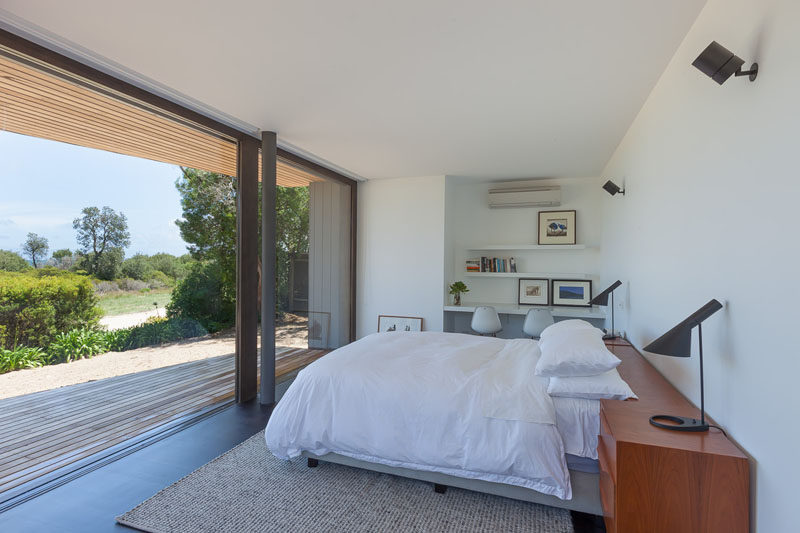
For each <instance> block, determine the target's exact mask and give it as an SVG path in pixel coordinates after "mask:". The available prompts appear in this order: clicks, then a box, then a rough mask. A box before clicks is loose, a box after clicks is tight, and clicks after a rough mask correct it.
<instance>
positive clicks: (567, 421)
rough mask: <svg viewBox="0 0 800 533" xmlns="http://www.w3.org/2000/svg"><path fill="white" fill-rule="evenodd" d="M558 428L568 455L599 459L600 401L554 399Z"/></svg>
mask: <svg viewBox="0 0 800 533" xmlns="http://www.w3.org/2000/svg"><path fill="white" fill-rule="evenodd" d="M553 405H554V406H555V410H556V426H557V427H558V433H559V434H560V435H561V439H562V440H563V442H564V450H566V453H569V454H572V455H577V456H579V457H588V458H589V459H597V435H598V434H599V433H600V400H587V399H584V398H561V397H555V398H553Z"/></svg>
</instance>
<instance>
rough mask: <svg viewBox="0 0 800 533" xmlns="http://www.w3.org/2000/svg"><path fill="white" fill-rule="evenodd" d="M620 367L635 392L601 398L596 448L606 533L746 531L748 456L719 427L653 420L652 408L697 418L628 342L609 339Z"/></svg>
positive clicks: (695, 412) (689, 406)
mask: <svg viewBox="0 0 800 533" xmlns="http://www.w3.org/2000/svg"><path fill="white" fill-rule="evenodd" d="M608 349H609V350H611V351H612V352H613V353H614V354H616V355H617V357H619V358H620V359H622V364H621V365H620V367H619V372H620V374H621V375H622V377H623V378H624V379H625V380H626V381H627V382H628V383H629V384H630V386H631V388H632V389H633V391H634V392H635V393H636V395H637V396H639V399H638V400H628V401H624V402H620V401H614V400H603V401H602V402H601V409H600V427H601V429H600V435H599V438H598V445H597V452H598V456H599V462H600V495H601V499H602V504H603V514H604V518H605V522H606V529H607V530H608V532H609V533H639V532H641V533H658V532H664V533H692V532H704V533H705V532H723V533H738V532H746V531H748V530H749V527H750V509H749V505H750V480H749V466H748V460H747V456H746V455H745V454H744V453H743V452H742V451H741V450H740V449H739V448H737V447H736V445H734V444H733V442H731V441H730V440H729V439H728V438H726V437H725V436H724V435H723V434H722V433H721V432H720V431H719V430H718V429H714V428H712V429H711V430H710V431H709V432H708V433H690V432H678V431H669V430H665V429H660V428H656V427H654V426H651V425H650V423H649V418H650V416H652V415H656V414H674V415H679V416H692V417H699V416H700V415H699V411H698V409H697V408H696V407H694V406H693V405H692V404H691V403H690V402H689V401H687V400H686V399H685V398H684V397H683V396H682V395H681V394H680V393H679V392H678V391H677V390H676V389H675V388H674V387H673V386H672V385H670V384H669V382H668V381H667V380H666V379H664V377H663V376H661V374H660V373H659V372H658V371H656V370H655V368H654V367H652V366H651V365H650V364H649V363H648V362H647V361H646V360H645V359H644V358H643V357H642V356H641V354H639V353H638V352H637V351H636V349H635V348H633V346H631V345H630V344H628V343H626V342H620V341H614V342H610V343H608Z"/></svg>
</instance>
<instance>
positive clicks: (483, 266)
mask: <svg viewBox="0 0 800 533" xmlns="http://www.w3.org/2000/svg"><path fill="white" fill-rule="evenodd" d="M476 267H477V268H476ZM467 271H468V272H516V271H517V261H516V259H514V258H513V257H486V256H483V257H481V258H480V259H468V260H467Z"/></svg>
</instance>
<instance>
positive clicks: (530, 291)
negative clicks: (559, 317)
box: [519, 278, 550, 305]
mask: <svg viewBox="0 0 800 533" xmlns="http://www.w3.org/2000/svg"><path fill="white" fill-rule="evenodd" d="M519 305H550V280H549V279H535V278H520V279H519Z"/></svg>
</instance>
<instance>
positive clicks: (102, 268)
mask: <svg viewBox="0 0 800 533" xmlns="http://www.w3.org/2000/svg"><path fill="white" fill-rule="evenodd" d="M123 259H125V251H124V250H123V249H122V248H109V249H108V250H106V251H105V252H104V253H103V254H102V255H100V258H99V259H98V260H97V268H96V269H95V265H94V254H93V253H88V254H84V255H82V256H81V260H80V262H79V265H78V266H79V267H80V268H81V269H83V270H86V271H87V272H91V273H92V274H94V275H95V276H97V277H98V278H99V279H104V280H106V281H111V280H112V279H116V278H118V277H119V274H120V270H121V267H122V261H123Z"/></svg>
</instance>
